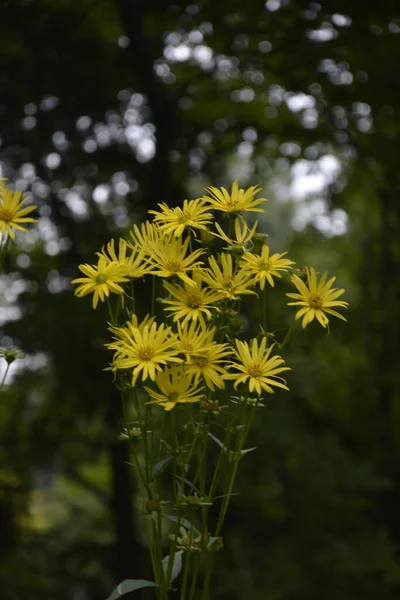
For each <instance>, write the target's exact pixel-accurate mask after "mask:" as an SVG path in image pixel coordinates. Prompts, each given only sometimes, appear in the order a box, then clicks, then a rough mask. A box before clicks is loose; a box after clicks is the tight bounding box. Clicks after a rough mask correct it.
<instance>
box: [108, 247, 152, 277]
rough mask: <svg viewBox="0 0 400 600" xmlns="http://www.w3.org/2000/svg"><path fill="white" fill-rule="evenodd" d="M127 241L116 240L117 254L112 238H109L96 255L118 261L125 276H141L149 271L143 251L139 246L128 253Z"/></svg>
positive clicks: (110, 260)
mask: <svg viewBox="0 0 400 600" xmlns="http://www.w3.org/2000/svg"><path fill="white" fill-rule="evenodd" d="M128 248H129V246H128V244H127V242H126V241H125V240H124V239H122V238H120V239H119V242H118V254H117V253H116V251H115V243H114V240H111V241H110V242H109V243H108V244H107V247H106V248H104V247H103V248H102V249H101V252H97V255H98V256H103V257H104V258H106V259H107V260H108V261H109V262H114V263H118V264H119V265H120V266H121V270H122V272H123V273H124V275H126V277H129V278H134V277H143V276H144V275H145V274H146V273H148V272H149V268H148V266H147V264H146V258H145V253H144V251H143V250H141V249H140V248H135V249H134V250H133V251H132V253H131V254H129V253H128Z"/></svg>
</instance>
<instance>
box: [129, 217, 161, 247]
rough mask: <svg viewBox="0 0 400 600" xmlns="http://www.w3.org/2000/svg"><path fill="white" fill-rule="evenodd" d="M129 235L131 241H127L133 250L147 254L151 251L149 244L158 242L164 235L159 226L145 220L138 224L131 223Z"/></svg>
mask: <svg viewBox="0 0 400 600" xmlns="http://www.w3.org/2000/svg"><path fill="white" fill-rule="evenodd" d="M129 235H130V237H131V238H132V242H128V246H129V247H130V248H132V249H133V250H139V251H143V252H145V253H146V254H147V255H148V254H149V253H150V252H151V250H150V245H151V244H154V243H157V242H159V241H160V240H161V239H162V238H163V237H164V234H163V232H162V231H160V229H159V227H158V226H157V225H156V224H155V223H150V221H145V222H144V223H141V225H140V226H139V225H133V227H132V231H130V232H129Z"/></svg>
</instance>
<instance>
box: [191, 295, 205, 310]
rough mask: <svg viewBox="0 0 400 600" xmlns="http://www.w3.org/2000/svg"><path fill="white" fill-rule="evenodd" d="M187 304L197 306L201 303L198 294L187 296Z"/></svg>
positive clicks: (192, 306)
mask: <svg viewBox="0 0 400 600" xmlns="http://www.w3.org/2000/svg"><path fill="white" fill-rule="evenodd" d="M187 305H188V307H189V308H198V307H199V306H201V305H202V301H201V298H200V296H195V295H193V296H189V297H188V299H187Z"/></svg>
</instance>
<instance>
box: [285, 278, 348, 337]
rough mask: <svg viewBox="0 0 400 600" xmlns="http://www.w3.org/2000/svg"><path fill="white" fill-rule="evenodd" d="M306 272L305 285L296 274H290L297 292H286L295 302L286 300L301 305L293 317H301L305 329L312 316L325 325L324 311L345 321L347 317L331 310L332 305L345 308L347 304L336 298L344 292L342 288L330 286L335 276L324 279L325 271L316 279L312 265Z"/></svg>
mask: <svg viewBox="0 0 400 600" xmlns="http://www.w3.org/2000/svg"><path fill="white" fill-rule="evenodd" d="M306 272H307V285H306V284H305V282H304V281H303V280H302V279H300V277H299V276H298V275H292V277H291V280H292V282H293V283H294V285H295V286H296V287H297V289H298V291H299V293H298V294H286V296H289V298H294V299H295V300H296V302H288V305H289V306H301V307H302V308H300V310H298V311H297V313H296V316H295V319H300V318H301V317H303V321H302V326H303V329H305V328H306V327H307V325H308V324H309V323H311V321H313V320H314V318H317V320H318V321H319V323H320V324H321V325H322V327H326V326H327V325H328V323H329V319H328V317H327V316H326V314H325V313H328V314H330V315H333V316H334V317H338V318H339V319H342V320H343V321H346V320H347V319H346V318H345V317H344V316H343V315H341V314H340V313H338V312H336V311H335V310H332V307H333V306H341V307H343V308H347V307H348V305H349V304H348V302H344V301H342V300H337V298H339V296H341V295H342V294H344V289H339V288H332V284H333V282H334V281H335V280H336V277H332V278H331V279H329V281H326V279H327V277H328V273H327V272H326V271H325V273H323V275H322V277H321V279H320V280H319V281H318V278H317V275H316V273H315V269H313V268H312V267H311V268H310V269H308V268H307V269H306Z"/></svg>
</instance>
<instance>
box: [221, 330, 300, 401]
mask: <svg viewBox="0 0 400 600" xmlns="http://www.w3.org/2000/svg"><path fill="white" fill-rule="evenodd" d="M266 346H267V338H265V337H264V338H263V339H262V340H261V344H260V346H259V345H258V341H257V339H253V341H252V343H251V346H250V345H249V344H248V343H247V342H242V341H241V340H236V349H234V354H235V356H236V358H237V359H238V360H239V362H238V363H236V362H232V363H230V365H229V367H230V368H232V369H237V370H238V371H239V373H230V374H229V375H227V376H226V377H225V379H233V380H235V383H234V384H233V387H234V388H235V389H237V387H238V385H239V384H241V383H245V382H247V380H248V386H249V391H250V393H252V392H254V391H255V392H256V393H257V394H258V395H259V396H260V395H261V393H262V390H265V391H266V392H269V393H270V394H273V393H274V391H275V390H273V389H272V387H271V386H272V385H274V386H276V387H280V388H283V389H284V390H288V389H289V388H288V387H287V386H286V385H285V384H286V381H285V380H284V379H282V377H278V374H279V373H282V372H283V371H290V368H289V367H282V366H281V365H284V364H285V361H284V360H283V358H281V357H280V356H271V352H272V349H273V346H271V347H270V348H268V350H266Z"/></svg>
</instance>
